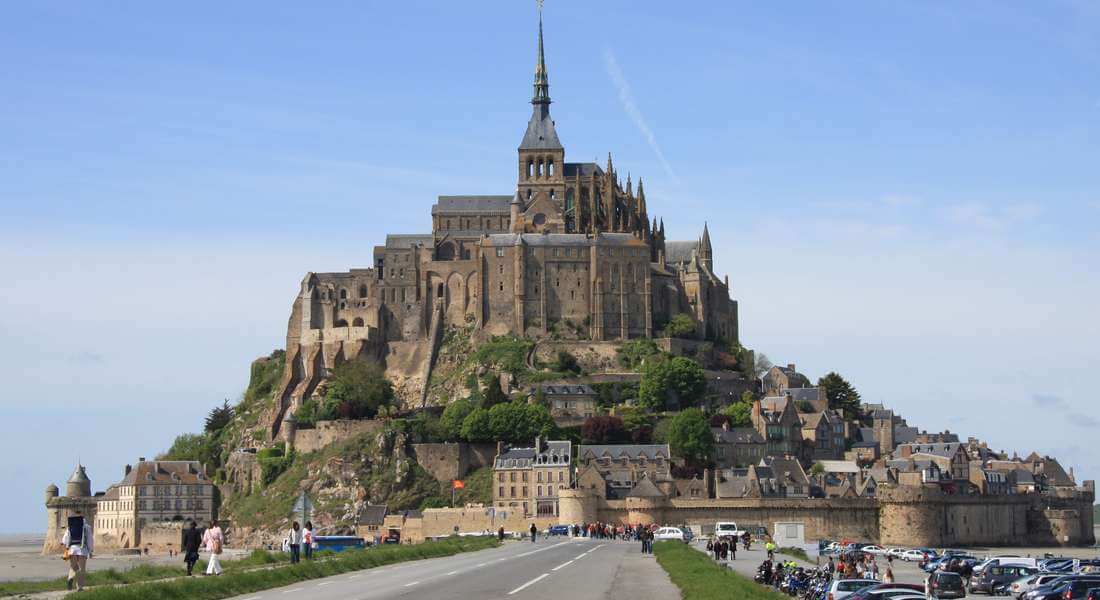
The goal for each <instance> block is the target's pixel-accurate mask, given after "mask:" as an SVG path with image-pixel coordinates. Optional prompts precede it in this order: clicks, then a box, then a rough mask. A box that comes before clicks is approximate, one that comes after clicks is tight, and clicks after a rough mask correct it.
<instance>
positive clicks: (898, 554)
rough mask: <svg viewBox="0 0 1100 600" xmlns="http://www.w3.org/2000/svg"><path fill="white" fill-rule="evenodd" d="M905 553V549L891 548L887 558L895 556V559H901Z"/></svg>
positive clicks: (887, 552)
mask: <svg viewBox="0 0 1100 600" xmlns="http://www.w3.org/2000/svg"><path fill="white" fill-rule="evenodd" d="M902 552H905V548H890V549H889V550H887V551H886V556H893V557H894V558H901V553H902Z"/></svg>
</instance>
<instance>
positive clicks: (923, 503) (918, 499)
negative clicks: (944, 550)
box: [876, 486, 949, 548]
mask: <svg viewBox="0 0 1100 600" xmlns="http://www.w3.org/2000/svg"><path fill="white" fill-rule="evenodd" d="M876 495H877V497H878V500H879V543H880V544H882V545H884V546H885V545H890V546H910V547H932V548H935V547H939V546H942V545H944V544H946V543H949V540H945V537H946V536H945V534H944V532H945V531H946V528H947V523H946V520H945V517H944V508H943V501H944V498H943V494H942V492H940V491H939V490H937V489H935V488H933V487H931V486H922V487H916V486H881V487H879V489H878V490H877V491H876Z"/></svg>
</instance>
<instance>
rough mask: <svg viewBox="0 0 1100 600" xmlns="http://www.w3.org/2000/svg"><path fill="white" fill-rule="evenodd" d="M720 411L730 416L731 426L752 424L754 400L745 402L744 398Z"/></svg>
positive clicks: (748, 425)
mask: <svg viewBox="0 0 1100 600" xmlns="http://www.w3.org/2000/svg"><path fill="white" fill-rule="evenodd" d="M720 412H721V414H723V415H725V416H727V417H729V420H730V427H751V426H752V402H745V401H744V400H741V401H740V402H734V403H733V404H730V405H729V406H727V407H725V408H723V409H722V410H721V411H720Z"/></svg>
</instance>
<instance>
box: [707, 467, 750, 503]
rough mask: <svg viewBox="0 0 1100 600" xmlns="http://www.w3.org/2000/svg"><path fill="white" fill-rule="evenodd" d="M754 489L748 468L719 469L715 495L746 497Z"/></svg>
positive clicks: (721, 496) (720, 496)
mask: <svg viewBox="0 0 1100 600" xmlns="http://www.w3.org/2000/svg"><path fill="white" fill-rule="evenodd" d="M751 489H752V480H751V479H749V470H748V469H728V470H726V471H719V477H718V482H717V483H716V485H715V495H716V496H718V497H719V498H744V497H745V496H747V495H748V494H749V491H750V490H751Z"/></svg>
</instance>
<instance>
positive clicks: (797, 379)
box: [761, 363, 811, 396]
mask: <svg viewBox="0 0 1100 600" xmlns="http://www.w3.org/2000/svg"><path fill="white" fill-rule="evenodd" d="M761 387H762V388H763V391H764V395H765V396H779V395H782V391H783V390H785V389H788V388H808V387H811V385H810V379H809V378H808V377H806V376H805V375H803V374H802V373H799V372H798V370H797V369H796V368H795V366H794V363H791V364H789V365H787V366H786V367H780V366H773V367H772V368H770V369H768V372H767V373H765V374H764V376H763V377H762V378H761Z"/></svg>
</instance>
